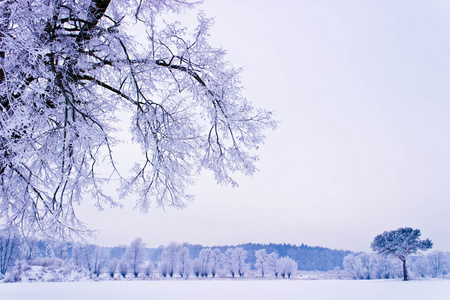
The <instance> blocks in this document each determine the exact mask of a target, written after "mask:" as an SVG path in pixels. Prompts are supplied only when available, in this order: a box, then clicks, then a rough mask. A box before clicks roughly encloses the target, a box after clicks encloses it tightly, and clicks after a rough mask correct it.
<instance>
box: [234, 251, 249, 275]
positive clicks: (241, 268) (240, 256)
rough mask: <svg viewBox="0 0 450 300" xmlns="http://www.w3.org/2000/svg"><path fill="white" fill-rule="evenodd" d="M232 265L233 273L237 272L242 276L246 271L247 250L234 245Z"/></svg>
mask: <svg viewBox="0 0 450 300" xmlns="http://www.w3.org/2000/svg"><path fill="white" fill-rule="evenodd" d="M232 258H233V266H234V269H235V273H237V274H239V277H243V276H244V275H245V273H246V272H247V269H248V265H247V262H246V260H247V250H244V249H243V248H241V247H236V248H235V249H234V251H233V256H232Z"/></svg>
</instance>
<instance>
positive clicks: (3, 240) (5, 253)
mask: <svg viewBox="0 0 450 300" xmlns="http://www.w3.org/2000/svg"><path fill="white" fill-rule="evenodd" d="M19 247H20V239H19V238H18V236H17V235H16V234H15V233H13V232H6V233H4V234H3V235H0V274H3V275H4V274H5V273H6V272H7V271H8V270H9V269H10V268H12V267H13V266H14V263H15V261H16V260H17V259H18V258H19V255H20V249H19Z"/></svg>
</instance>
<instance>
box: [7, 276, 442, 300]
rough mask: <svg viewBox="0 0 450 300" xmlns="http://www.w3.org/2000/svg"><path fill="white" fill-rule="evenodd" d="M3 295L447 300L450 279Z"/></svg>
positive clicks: (122, 287) (27, 290)
mask: <svg viewBox="0 0 450 300" xmlns="http://www.w3.org/2000/svg"><path fill="white" fill-rule="evenodd" d="M0 299H1V300H28V299H29V300H79V299H83V300H89V299H95V300H98V299H106V300H119V299H120V300H126V299H174V300H176V299H183V300H191V299H192V300H194V299H195V300H201V299H208V300H220V299H227V300H228V299H258V300H263V299H270V300H275V299H307V300H322V299H323V300H330V299H333V300H334V299H337V300H340V299H345V300H353V299H355V300H380V299H381V300H394V299H395V300H402V299H405V300H406V299H408V300H414V299H421V300H423V299H429V300H446V299H450V281H449V280H424V281H409V282H403V281H392V280H390V281H383V280H368V281H362V280H355V281H353V280H187V281H184V280H161V281H102V282H92V281H90V282H34V283H1V284H0Z"/></svg>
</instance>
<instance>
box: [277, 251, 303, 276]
mask: <svg viewBox="0 0 450 300" xmlns="http://www.w3.org/2000/svg"><path fill="white" fill-rule="evenodd" d="M276 268H277V273H279V274H280V275H281V277H283V278H286V276H287V277H288V278H291V276H292V275H293V274H295V272H296V271H297V268H298V267H297V263H296V262H295V261H294V260H293V259H291V258H290V257H287V256H285V257H281V258H279V259H278V260H277V264H276Z"/></svg>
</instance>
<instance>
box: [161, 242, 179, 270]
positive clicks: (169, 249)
mask: <svg viewBox="0 0 450 300" xmlns="http://www.w3.org/2000/svg"><path fill="white" fill-rule="evenodd" d="M180 251H181V245H179V244H177V243H175V242H171V243H170V244H169V245H167V246H165V247H164V249H163V251H162V253H161V265H163V266H164V269H165V272H167V274H168V275H169V276H170V277H173V275H174V274H175V272H176V270H177V268H178V262H179V257H180ZM166 269H167V270H166Z"/></svg>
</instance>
